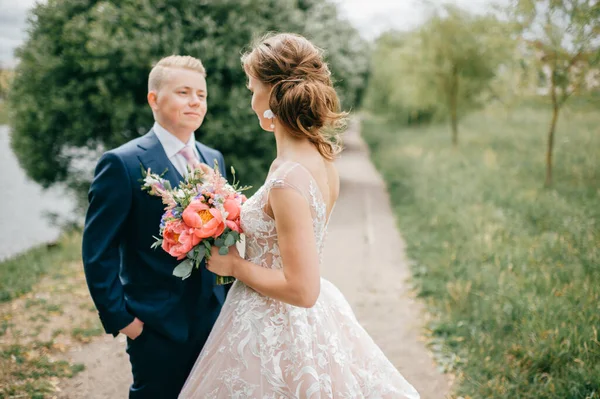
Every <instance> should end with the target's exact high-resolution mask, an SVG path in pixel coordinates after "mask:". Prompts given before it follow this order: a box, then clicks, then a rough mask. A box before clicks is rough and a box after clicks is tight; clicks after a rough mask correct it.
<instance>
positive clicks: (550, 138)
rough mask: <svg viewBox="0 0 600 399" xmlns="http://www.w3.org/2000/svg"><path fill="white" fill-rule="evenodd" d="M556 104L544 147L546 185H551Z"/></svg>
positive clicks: (556, 117) (557, 109) (556, 116)
mask: <svg viewBox="0 0 600 399" xmlns="http://www.w3.org/2000/svg"><path fill="white" fill-rule="evenodd" d="M558 111H559V108H558V105H556V104H553V107H552V122H550V131H549V132H548V148H546V183H545V185H546V187H549V186H550V185H552V151H553V150H554V131H555V130H556V122H557V120H558Z"/></svg>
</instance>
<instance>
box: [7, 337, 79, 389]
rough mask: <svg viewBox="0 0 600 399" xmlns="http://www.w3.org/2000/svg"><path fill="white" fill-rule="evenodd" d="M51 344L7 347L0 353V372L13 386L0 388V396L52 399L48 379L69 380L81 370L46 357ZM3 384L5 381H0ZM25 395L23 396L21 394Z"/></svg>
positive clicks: (39, 343) (49, 380) (76, 365)
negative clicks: (0, 368) (0, 370)
mask: <svg viewBox="0 0 600 399" xmlns="http://www.w3.org/2000/svg"><path fill="white" fill-rule="evenodd" d="M51 346H52V342H39V341H37V342H35V343H34V344H33V345H28V346H23V345H11V346H8V347H5V348H3V349H4V350H3V351H2V352H0V361H1V362H2V364H3V366H5V368H4V369H3V370H2V372H0V377H3V375H4V374H6V375H10V376H11V380H10V381H17V382H15V383H13V384H7V385H4V384H3V386H0V397H3V398H4V397H6V398H13V397H14V398H17V397H29V398H45V397H52V396H53V395H54V393H55V389H54V387H53V385H52V383H51V379H52V378H57V377H58V378H71V377H73V376H74V375H76V374H77V373H79V372H81V371H83V370H84V366H83V365H82V364H69V363H68V362H66V361H64V360H59V361H55V360H53V359H52V358H50V357H49V356H48V355H47V351H48V350H49V349H50V347H51ZM0 380H2V381H3V382H6V381H5V378H0ZM25 393H26V394H25Z"/></svg>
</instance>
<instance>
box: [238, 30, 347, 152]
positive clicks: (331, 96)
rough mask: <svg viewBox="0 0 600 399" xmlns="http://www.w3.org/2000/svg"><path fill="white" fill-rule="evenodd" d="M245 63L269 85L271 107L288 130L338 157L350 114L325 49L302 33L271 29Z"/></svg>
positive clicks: (243, 61)
mask: <svg viewBox="0 0 600 399" xmlns="http://www.w3.org/2000/svg"><path fill="white" fill-rule="evenodd" d="M242 64H243V66H244V71H245V72H246V74H248V75H249V76H252V77H254V78H256V79H258V80H260V81H261V82H263V83H265V84H267V85H269V86H271V95H270V98H269V108H270V109H271V111H273V113H274V114H275V115H276V117H277V119H278V120H279V121H280V122H281V123H282V124H284V125H285V126H286V128H287V129H288V130H289V131H290V133H291V134H293V135H294V136H295V137H298V138H304V137H305V138H307V139H308V140H309V141H310V142H311V143H313V144H314V145H315V146H316V147H317V149H318V150H319V153H321V155H322V156H323V157H325V158H326V159H328V160H333V159H335V156H336V155H337V154H339V152H340V151H341V146H340V138H339V133H340V130H341V129H343V128H344V127H345V122H346V118H347V116H348V114H347V113H346V112H341V111H340V102H339V99H338V96H337V93H336V92H335V89H334V88H333V84H332V81H331V72H330V71H329V67H328V66H327V63H325V61H324V60H323V50H321V49H320V48H318V47H316V46H315V45H313V44H312V43H311V42H310V41H308V40H307V39H306V38H304V37H302V36H300V35H296V34H292V33H280V34H268V35H266V36H264V37H263V38H261V39H260V40H259V41H257V42H256V43H255V44H254V45H253V46H252V48H251V50H250V51H249V52H247V53H245V54H244V55H243V56H242Z"/></svg>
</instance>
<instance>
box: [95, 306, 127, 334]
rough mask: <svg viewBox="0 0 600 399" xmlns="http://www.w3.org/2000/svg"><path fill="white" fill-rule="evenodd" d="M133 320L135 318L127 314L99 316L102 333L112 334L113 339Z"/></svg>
mask: <svg viewBox="0 0 600 399" xmlns="http://www.w3.org/2000/svg"><path fill="white" fill-rule="evenodd" d="M134 319H135V317H133V316H132V315H130V314H129V313H127V312H123V313H120V314H113V315H110V316H107V315H100V321H101V322H102V326H103V327H104V331H106V333H107V334H112V335H113V336H115V337H116V336H117V335H119V332H120V331H121V330H122V329H124V328H125V327H127V326H128V325H129V324H131V322H132V321H133V320H134Z"/></svg>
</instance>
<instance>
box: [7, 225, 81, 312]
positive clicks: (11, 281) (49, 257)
mask: <svg viewBox="0 0 600 399" xmlns="http://www.w3.org/2000/svg"><path fill="white" fill-rule="evenodd" d="M79 259H81V234H79V233H71V234H65V235H64V236H63V237H61V239H60V240H59V241H58V243H57V245H54V246H50V247H49V246H47V245H46V244H44V245H40V246H38V247H35V248H32V249H30V250H28V251H26V252H24V253H22V254H20V255H17V256H16V257H14V258H10V259H7V260H4V261H2V262H0V302H6V301H10V300H11V299H13V298H16V297H18V296H20V295H23V294H25V293H27V292H29V291H31V288H32V286H33V285H34V284H35V283H37V282H38V281H39V280H40V278H41V277H42V276H44V275H45V274H47V273H48V272H51V271H53V270H55V269H58V268H59V265H61V264H62V263H64V262H73V261H76V260H79Z"/></svg>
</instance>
